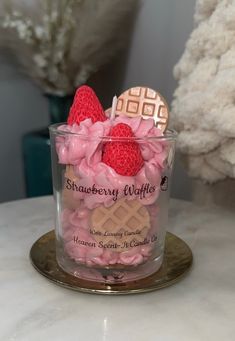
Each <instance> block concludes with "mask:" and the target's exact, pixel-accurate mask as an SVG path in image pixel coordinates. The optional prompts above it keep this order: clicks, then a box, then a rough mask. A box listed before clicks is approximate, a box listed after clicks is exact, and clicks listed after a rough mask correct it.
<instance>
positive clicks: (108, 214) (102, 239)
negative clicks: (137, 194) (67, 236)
mask: <svg viewBox="0 0 235 341" xmlns="http://www.w3.org/2000/svg"><path fill="white" fill-rule="evenodd" d="M149 229H150V216H149V213H148V210H147V208H146V207H145V206H143V205H142V204H141V203H140V202H139V201H138V200H126V199H125V198H122V199H120V200H118V201H117V202H116V203H115V204H114V205H112V206H110V207H105V206H104V205H100V206H99V207H97V208H96V209H94V210H93V212H92V214H91V231H92V237H93V238H94V239H95V240H96V241H97V242H98V243H102V244H101V245H105V246H104V247H106V248H107V249H108V250H109V251H116V252H124V251H127V250H128V249H130V248H131V247H133V246H135V243H137V244H138V242H140V243H141V242H143V241H144V239H145V238H146V236H147V234H148V231H149Z"/></svg>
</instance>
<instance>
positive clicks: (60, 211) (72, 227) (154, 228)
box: [50, 124, 176, 283]
mask: <svg viewBox="0 0 235 341" xmlns="http://www.w3.org/2000/svg"><path fill="white" fill-rule="evenodd" d="M61 127H62V126H60V125H58V124H56V125H52V126H51V127H50V138H51V154H52V173H53V174H52V175H53V189H54V199H55V204H56V205H55V207H56V214H55V216H56V223H55V224H56V226H55V231H56V255H57V262H58V264H59V266H60V267H61V268H62V269H63V270H64V271H66V272H68V273H70V274H72V275H73V276H77V277H79V278H82V279H86V280H91V281H99V282H105V283H116V282H118V283H120V282H128V281H132V280H138V279H141V278H144V277H147V276H149V275H151V274H152V273H154V272H156V271H158V270H159V269H160V267H161V265H162V261H163V255H164V243H165V234H166V227H167V217H168V199H169V187H170V180H171V171H172V166H173V159H174V152H175V139H176V134H175V132H174V131H170V130H168V131H166V132H165V134H164V136H159V137H145V138H135V137H130V138H129V137H128V138H117V137H116V138H114V137H108V136H103V137H91V136H86V135H78V134H76V133H71V132H68V131H66V129H64V130H63V129H61ZM133 142H134V143H137V144H138V145H139V148H140V150H141V153H142V155H143V159H144V165H143V167H142V169H141V170H140V171H139V172H138V173H137V174H136V175H135V176H123V175H120V174H117V173H116V171H115V170H114V169H112V168H111V167H109V166H108V165H106V164H104V163H103V162H102V153H103V150H104V146H105V145H106V144H110V143H112V145H118V144H119V143H127V144H128V143H130V144H132V143H133ZM94 150H95V153H94ZM85 151H86V157H84V153H85ZM89 153H90V154H89ZM68 155H69V157H68Z"/></svg>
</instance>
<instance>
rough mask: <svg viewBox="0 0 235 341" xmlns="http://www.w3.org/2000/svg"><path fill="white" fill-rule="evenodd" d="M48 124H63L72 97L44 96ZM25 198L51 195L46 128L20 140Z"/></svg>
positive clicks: (48, 142) (48, 141) (49, 159)
mask: <svg viewBox="0 0 235 341" xmlns="http://www.w3.org/2000/svg"><path fill="white" fill-rule="evenodd" d="M46 97H47V98H48V101H49V113H50V123H51V124H54V123H59V122H65V121H66V120H67V115H68V111H69V108H70V106H71V104H72V100H73V96H72V95H70V96H56V95H50V94H46ZM22 147H23V158H24V175H25V187H26V196H27V197H37V196H42V195H49V194H52V176H51V154H50V139H49V131H48V128H43V129H40V130H36V131H32V132H29V133H27V134H25V135H24V136H23V140H22Z"/></svg>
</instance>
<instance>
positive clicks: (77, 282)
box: [30, 231, 193, 295]
mask: <svg viewBox="0 0 235 341" xmlns="http://www.w3.org/2000/svg"><path fill="white" fill-rule="evenodd" d="M30 259H31V262H32V264H33V266H34V267H35V269H36V270H37V271H38V272H39V273H40V274H41V275H43V276H45V277H46V278H48V279H49V280H50V281H52V282H54V283H56V284H58V285H61V286H63V287H65V288H68V289H72V290H77V291H81V292H86V293H94V294H108V295H123V294H138V293H144V292H148V291H153V290H157V289H161V288H164V287H167V286H169V285H172V284H174V283H176V282H178V281H179V280H180V279H181V278H182V277H183V276H184V275H185V274H186V273H187V272H188V270H189V269H190V267H191V265H192V261H193V255H192V251H191V249H190V248H189V246H188V245H187V244H186V243H185V242H184V241H183V240H182V239H180V238H178V237H177V236H175V235H174V234H172V233H169V232H167V234H166V245H165V253H164V260H163V264H162V266H161V268H160V270H159V271H157V272H156V273H154V274H153V275H151V276H149V277H146V278H144V279H141V280H138V281H133V282H127V283H117V284H110V283H108V284H105V283H100V282H93V281H87V280H83V279H80V278H77V277H74V276H72V275H70V274H67V273H66V272H64V271H63V270H62V269H61V268H60V267H59V265H58V264H57V261H56V254H55V234H54V231H50V232H48V233H46V234H44V235H43V236H42V237H40V238H39V239H38V240H37V241H36V242H35V243H34V244H33V246H32V248H31V250H30Z"/></svg>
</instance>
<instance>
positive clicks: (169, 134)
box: [49, 122, 178, 142]
mask: <svg viewBox="0 0 235 341" xmlns="http://www.w3.org/2000/svg"><path fill="white" fill-rule="evenodd" d="M66 124H67V123H66V122H61V123H55V124H51V125H50V126H49V131H50V133H52V134H54V135H57V136H66V135H70V136H76V137H79V138H81V139H89V140H97V139H100V140H102V141H106V142H107V141H136V142H141V141H143V142H144V141H155V140H159V141H169V140H176V138H177V135H178V133H177V132H176V131H175V130H174V129H167V130H166V131H165V132H164V133H163V135H161V136H145V137H136V136H134V137H113V136H90V135H84V134H78V133H74V132H70V131H66V130H62V129H60V130H59V129H58V127H59V126H62V125H66Z"/></svg>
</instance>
